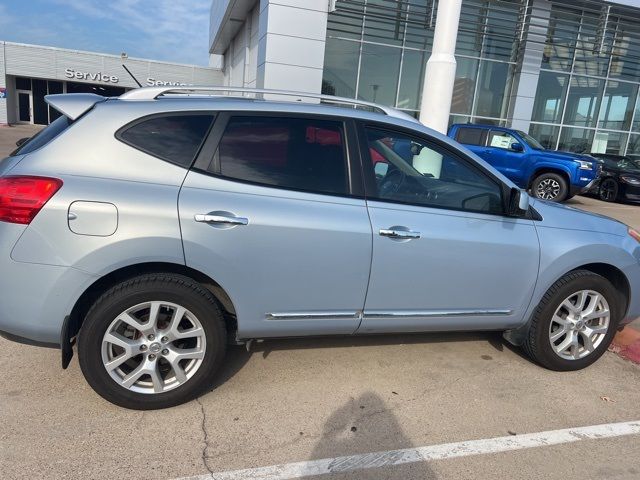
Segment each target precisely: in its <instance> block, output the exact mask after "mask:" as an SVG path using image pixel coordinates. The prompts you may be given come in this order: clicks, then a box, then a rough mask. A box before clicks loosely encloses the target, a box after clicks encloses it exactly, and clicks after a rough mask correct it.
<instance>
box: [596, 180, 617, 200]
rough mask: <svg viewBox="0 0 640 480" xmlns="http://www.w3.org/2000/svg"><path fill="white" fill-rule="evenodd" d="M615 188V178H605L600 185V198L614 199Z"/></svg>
mask: <svg viewBox="0 0 640 480" xmlns="http://www.w3.org/2000/svg"><path fill="white" fill-rule="evenodd" d="M617 190H618V188H617V185H616V182H615V180H611V179H607V180H605V181H604V182H602V185H600V198H601V199H602V200H604V201H607V202H611V201H613V200H615V198H616V195H617Z"/></svg>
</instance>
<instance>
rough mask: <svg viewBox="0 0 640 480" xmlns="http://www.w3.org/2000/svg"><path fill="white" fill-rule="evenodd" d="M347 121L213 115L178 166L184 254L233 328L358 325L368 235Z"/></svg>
mask: <svg viewBox="0 0 640 480" xmlns="http://www.w3.org/2000/svg"><path fill="white" fill-rule="evenodd" d="M350 122H351V121H350V120H349V121H348V122H345V121H343V120H342V119H339V118H328V117H313V116H304V115H299V116H296V115H282V114H273V113H269V114H256V113H247V112H241V113H233V114H231V113H221V114H220V115H219V116H218V118H217V120H216V123H215V125H214V127H213V130H212V132H211V134H210V136H209V138H208V140H207V142H206V143H205V145H204V147H203V149H202V152H201V153H200V155H199V157H198V160H197V161H196V163H195V166H194V168H193V169H192V170H191V171H190V172H189V174H188V175H187V178H186V179H185V182H184V185H183V187H182V190H181V192H180V197H179V215H180V222H181V228H182V236H183V243H184V252H185V260H186V263H187V265H188V266H190V267H193V268H195V269H197V270H199V271H201V272H204V273H205V274H207V275H208V276H210V277H211V278H212V279H214V280H215V281H216V282H218V283H219V284H220V286H221V287H222V288H223V289H224V290H225V291H226V292H227V294H228V295H229V297H230V299H231V302H232V303H233V305H234V307H235V310H236V315H237V318H238V335H239V337H240V338H255V337H268V336H294V335H305V334H309V335H311V334H348V333H353V332H354V331H355V330H356V329H357V327H358V323H359V320H360V312H361V310H362V308H363V306H364V298H365V292H366V288H367V282H368V278H369V269H370V262H371V236H372V233H371V224H370V222H369V217H368V214H367V209H366V205H365V201H364V199H363V195H362V193H363V192H362V179H361V169H360V166H359V163H356V165H357V168H352V166H350V165H349V162H350V161H353V159H356V158H358V157H357V153H356V154H355V155H354V154H353V150H352V149H353V148H354V146H355V143H356V142H355V141H354V140H353V139H352V138H350V137H351V136H352V135H354V134H353V129H349V128H347V127H348V125H349V124H350ZM350 132H351V133H350ZM356 152H357V150H356Z"/></svg>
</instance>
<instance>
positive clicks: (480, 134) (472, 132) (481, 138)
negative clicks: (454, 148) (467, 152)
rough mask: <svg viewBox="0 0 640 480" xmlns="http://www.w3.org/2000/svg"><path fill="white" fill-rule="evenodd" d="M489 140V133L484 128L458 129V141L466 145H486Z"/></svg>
mask: <svg viewBox="0 0 640 480" xmlns="http://www.w3.org/2000/svg"><path fill="white" fill-rule="evenodd" d="M486 139H487V131H486V130H485V129H483V128H465V127H461V128H459V129H458V134H457V135H456V140H457V141H458V142H460V143H464V144H466V145H484V142H485V141H486Z"/></svg>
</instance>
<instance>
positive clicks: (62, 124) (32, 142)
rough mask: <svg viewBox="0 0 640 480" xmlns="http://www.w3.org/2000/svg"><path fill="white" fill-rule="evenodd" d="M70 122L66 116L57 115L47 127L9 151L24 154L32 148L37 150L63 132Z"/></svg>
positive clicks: (13, 153)
mask: <svg viewBox="0 0 640 480" xmlns="http://www.w3.org/2000/svg"><path fill="white" fill-rule="evenodd" d="M71 123H72V122H71V120H69V119H68V118H67V117H64V116H63V117H59V118H58V119H56V120H55V121H54V122H53V123H51V124H50V125H49V126H48V127H46V128H45V129H43V130H40V131H39V132H38V133H36V134H35V135H34V136H33V137H31V138H30V139H29V140H28V141H26V142H25V143H23V144H22V145H21V146H20V147H18V148H17V149H15V150H14V151H13V152H11V155H12V156H13V155H26V154H27V153H31V152H33V151H34V150H37V149H38V148H40V147H42V146H44V145H46V144H47V143H49V142H50V141H51V140H53V139H54V138H56V137H57V136H58V135H60V134H61V133H62V132H64V131H65V130H66V129H67V128H68V127H69V125H71Z"/></svg>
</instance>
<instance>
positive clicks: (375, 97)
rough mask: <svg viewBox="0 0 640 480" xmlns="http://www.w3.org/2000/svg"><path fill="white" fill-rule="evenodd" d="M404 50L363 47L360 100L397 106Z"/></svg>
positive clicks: (369, 44)
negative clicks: (399, 73)
mask: <svg viewBox="0 0 640 480" xmlns="http://www.w3.org/2000/svg"><path fill="white" fill-rule="evenodd" d="M401 54H402V49H400V48H395V47H385V46H383V45H374V44H371V43H365V44H363V45H362V60H361V66H360V82H359V85H358V98H360V99H361V100H368V101H370V102H377V103H382V104H384V105H395V103H396V90H397V88H398V72H399V71H400V56H401Z"/></svg>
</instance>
